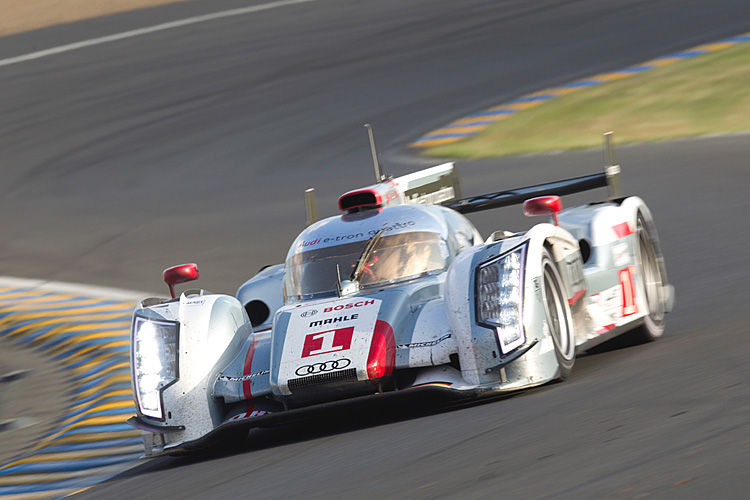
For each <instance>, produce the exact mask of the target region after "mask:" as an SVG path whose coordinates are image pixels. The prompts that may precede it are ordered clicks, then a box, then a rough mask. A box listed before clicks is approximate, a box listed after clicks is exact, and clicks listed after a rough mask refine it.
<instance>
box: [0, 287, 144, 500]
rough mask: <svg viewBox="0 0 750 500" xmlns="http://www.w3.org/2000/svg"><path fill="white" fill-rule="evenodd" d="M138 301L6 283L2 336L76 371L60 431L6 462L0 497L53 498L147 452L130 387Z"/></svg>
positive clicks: (0, 294) (0, 304)
mask: <svg viewBox="0 0 750 500" xmlns="http://www.w3.org/2000/svg"><path fill="white" fill-rule="evenodd" d="M134 307H135V303H134V302H122V301H116V300H108V299H103V298H92V297H84V296H80V295H77V294H69V293H59V292H50V291H45V290H39V289H22V288H21V289H19V288H5V287H0V336H2V337H4V338H6V339H9V340H10V341H12V342H14V343H16V344H18V345H22V346H27V347H31V348H34V349H37V350H38V351H39V352H41V353H43V354H44V355H46V356H48V357H50V358H51V359H53V360H54V361H55V362H57V363H60V364H61V365H62V366H63V367H64V368H65V369H66V370H67V371H68V372H69V373H70V375H71V377H72V378H73V380H74V385H73V387H72V388H71V393H72V395H73V402H72V403H71V405H70V407H69V408H68V410H67V414H66V416H64V417H63V418H62V419H61V420H60V421H59V422H58V423H57V424H56V425H55V428H54V429H53V430H52V431H51V432H50V433H48V434H47V435H45V436H44V437H43V438H42V439H41V440H40V441H39V442H38V443H37V444H36V445H34V446H33V447H32V448H31V449H30V450H28V451H27V452H26V453H24V454H23V455H21V456H20V457H17V458H16V459H14V460H12V461H10V462H8V463H5V464H2V465H0V499H2V498H12V499H14V500H16V499H17V500H21V499H23V500H30V499H52V498H61V497H63V496H66V495H70V494H72V493H75V492H77V491H80V490H82V489H85V488H88V487H90V486H92V485H94V484H96V483H99V482H101V481H104V480H105V479H108V478H110V477H112V476H114V475H116V474H118V473H120V472H122V471H124V470H126V469H128V468H130V467H132V466H134V465H136V464H137V460H138V458H139V457H140V456H141V455H142V453H143V446H142V443H141V438H140V432H139V431H136V430H135V429H133V428H132V427H130V426H129V425H127V424H126V423H125V420H126V419H127V418H128V417H130V416H131V415H133V414H135V406H134V403H133V395H132V391H131V388H130V371H129V370H130V369H129V364H130V359H129V350H130V348H129V336H130V334H129V330H130V318H131V315H132V312H133V308H134Z"/></svg>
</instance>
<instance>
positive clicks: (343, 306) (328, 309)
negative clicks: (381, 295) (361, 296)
mask: <svg viewBox="0 0 750 500" xmlns="http://www.w3.org/2000/svg"><path fill="white" fill-rule="evenodd" d="M374 304H375V301H374V300H361V301H359V302H349V303H348V304H339V305H337V306H333V307H326V308H325V309H323V312H324V313H328V312H331V311H342V310H344V309H352V308H354V307H365V306H371V305H374Z"/></svg>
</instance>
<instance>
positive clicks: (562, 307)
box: [542, 249, 576, 380]
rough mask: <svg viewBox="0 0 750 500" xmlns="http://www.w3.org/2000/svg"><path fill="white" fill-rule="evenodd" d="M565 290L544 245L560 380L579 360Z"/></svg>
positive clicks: (545, 299) (545, 296) (546, 297)
mask: <svg viewBox="0 0 750 500" xmlns="http://www.w3.org/2000/svg"><path fill="white" fill-rule="evenodd" d="M564 290H565V288H564V287H563V282H562V278H561V277H560V273H559V272H558V270H557V267H555V263H554V262H553V261H552V258H551V257H550V254H549V252H548V251H547V250H546V249H544V250H543V251H542V304H543V306H544V312H545V315H546V320H547V326H548V329H549V335H550V337H551V338H552V343H553V344H554V346H555V357H556V358H557V365H558V376H557V379H558V380H565V379H566V378H568V376H569V375H570V372H571V371H572V370H573V364H574V363H575V360H576V345H575V334H574V330H573V317H572V315H571V313H570V305H569V304H568V300H567V296H566V294H565V291H564Z"/></svg>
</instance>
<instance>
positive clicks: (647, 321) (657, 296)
mask: <svg viewBox="0 0 750 500" xmlns="http://www.w3.org/2000/svg"><path fill="white" fill-rule="evenodd" d="M636 234H637V237H638V248H637V250H636V254H635V259H636V264H635V265H636V268H637V273H638V275H639V276H640V282H641V286H642V287H643V288H642V290H643V293H644V296H645V299H646V304H647V305H648V315H647V316H646V317H645V318H644V322H643V325H641V326H639V327H638V328H636V329H635V330H633V332H632V335H633V337H634V339H636V340H639V341H642V342H651V341H653V340H656V339H658V338H659V337H661V336H662V334H663V333H664V325H665V306H664V304H665V297H664V276H665V273H664V264H663V261H662V260H661V259H660V258H659V257H658V254H657V253H656V248H655V246H654V242H653V240H652V238H651V235H649V232H648V230H647V228H646V222H645V220H644V219H643V217H642V216H641V215H640V214H639V215H638V224H637V230H636Z"/></svg>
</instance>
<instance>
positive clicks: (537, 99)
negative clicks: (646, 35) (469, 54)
mask: <svg viewBox="0 0 750 500" xmlns="http://www.w3.org/2000/svg"><path fill="white" fill-rule="evenodd" d="M745 42H750V33H745V34H744V35H740V36H735V37H732V38H728V39H726V40H722V41H720V42H715V43H709V44H706V45H699V46H698V47H693V48H692V49H688V50H685V51H682V52H678V53H676V54H672V55H669V56H664V57H659V58H657V59H654V60H651V61H647V62H645V63H642V64H637V65H635V66H631V67H629V68H625V69H621V70H618V71H613V72H611V73H603V74H601V75H596V76H592V77H590V78H584V79H583V80H578V81H576V82H573V83H568V84H565V85H562V86H560V87H554V88H550V89H546V90H541V91H539V92H534V93H532V94H528V95H525V96H523V97H519V98H518V99H515V100H513V101H510V102H508V103H506V104H501V105H499V106H493V107H491V108H489V109H486V110H484V111H480V112H478V113H473V114H471V115H469V116H466V117H464V118H461V119H459V120H456V121H454V122H451V123H449V124H448V125H446V126H444V127H441V128H439V129H436V130H433V131H431V132H428V133H427V134H425V135H423V136H422V137H421V138H419V139H417V140H416V141H414V142H412V143H411V144H410V145H409V147H412V148H428V147H432V146H441V145H443V144H451V143H454V142H458V141H460V140H462V139H466V138H468V137H473V136H475V135H477V134H478V133H480V132H481V131H483V130H484V129H485V128H487V127H488V126H490V125H492V124H493V123H495V122H499V121H500V120H505V119H506V118H508V117H510V116H512V115H514V114H515V113H518V112H519V111H521V110H524V109H529V108H534V107H536V106H539V105H540V104H543V103H545V102H547V101H549V100H551V99H554V98H556V97H559V96H561V95H565V94H570V93H572V92H576V91H578V90H581V89H586V88H590V87H595V86H597V85H601V84H602V83H607V82H610V81H613V80H622V79H623V78H629V77H631V76H633V75H637V74H640V73H643V72H644V71H648V70H651V69H654V68H658V67H660V66H667V65H669V64H674V63H676V62H678V61H682V60H685V59H690V58H693V57H697V56H700V55H703V54H708V53H710V52H716V51H719V50H724V49H726V48H729V47H733V46H735V45H737V44H740V43H745Z"/></svg>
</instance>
